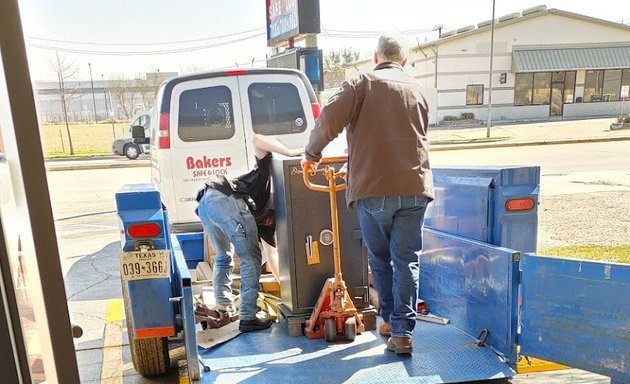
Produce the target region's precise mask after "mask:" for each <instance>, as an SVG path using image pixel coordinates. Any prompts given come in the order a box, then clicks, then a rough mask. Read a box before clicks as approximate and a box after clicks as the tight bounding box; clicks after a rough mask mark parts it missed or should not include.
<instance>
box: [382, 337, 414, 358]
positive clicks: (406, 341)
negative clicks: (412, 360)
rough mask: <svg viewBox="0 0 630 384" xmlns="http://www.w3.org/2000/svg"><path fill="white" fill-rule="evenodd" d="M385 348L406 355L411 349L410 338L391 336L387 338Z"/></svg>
mask: <svg viewBox="0 0 630 384" xmlns="http://www.w3.org/2000/svg"><path fill="white" fill-rule="evenodd" d="M387 350H388V351H392V352H396V354H398V355H408V354H411V352H412V351H413V347H412V346H411V338H409V337H399V336H392V337H390V338H389V339H388V340H387Z"/></svg>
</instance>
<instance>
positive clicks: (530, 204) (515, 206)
mask: <svg viewBox="0 0 630 384" xmlns="http://www.w3.org/2000/svg"><path fill="white" fill-rule="evenodd" d="M535 206H536V201H534V199H532V198H531V197H519V198H517V199H509V200H508V201H506V202H505V209H506V210H507V211H508V212H522V211H529V210H530V209H532V208H534V207H535Z"/></svg>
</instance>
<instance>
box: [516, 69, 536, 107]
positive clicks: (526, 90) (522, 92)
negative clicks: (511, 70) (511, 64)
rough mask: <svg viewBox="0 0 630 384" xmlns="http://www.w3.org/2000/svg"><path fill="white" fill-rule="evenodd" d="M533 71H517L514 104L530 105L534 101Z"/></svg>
mask: <svg viewBox="0 0 630 384" xmlns="http://www.w3.org/2000/svg"><path fill="white" fill-rule="evenodd" d="M533 78H534V75H533V74H531V73H517V74H516V79H515V81H514V105H530V104H531V103H532V81H533Z"/></svg>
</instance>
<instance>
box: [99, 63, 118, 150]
mask: <svg viewBox="0 0 630 384" xmlns="http://www.w3.org/2000/svg"><path fill="white" fill-rule="evenodd" d="M101 80H102V81H103V95H105V114H106V115H107V117H108V118H110V116H109V108H108V107H107V87H106V86H105V85H106V83H105V76H104V75H103V74H102V73H101ZM110 121H111V123H112V135H113V136H114V139H116V129H115V128H114V119H111V120H110Z"/></svg>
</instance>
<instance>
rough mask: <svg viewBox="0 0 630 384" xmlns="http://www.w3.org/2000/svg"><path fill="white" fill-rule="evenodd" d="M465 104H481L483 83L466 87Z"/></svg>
mask: <svg viewBox="0 0 630 384" xmlns="http://www.w3.org/2000/svg"><path fill="white" fill-rule="evenodd" d="M466 105H483V84H474V85H469V86H467V87H466Z"/></svg>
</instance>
